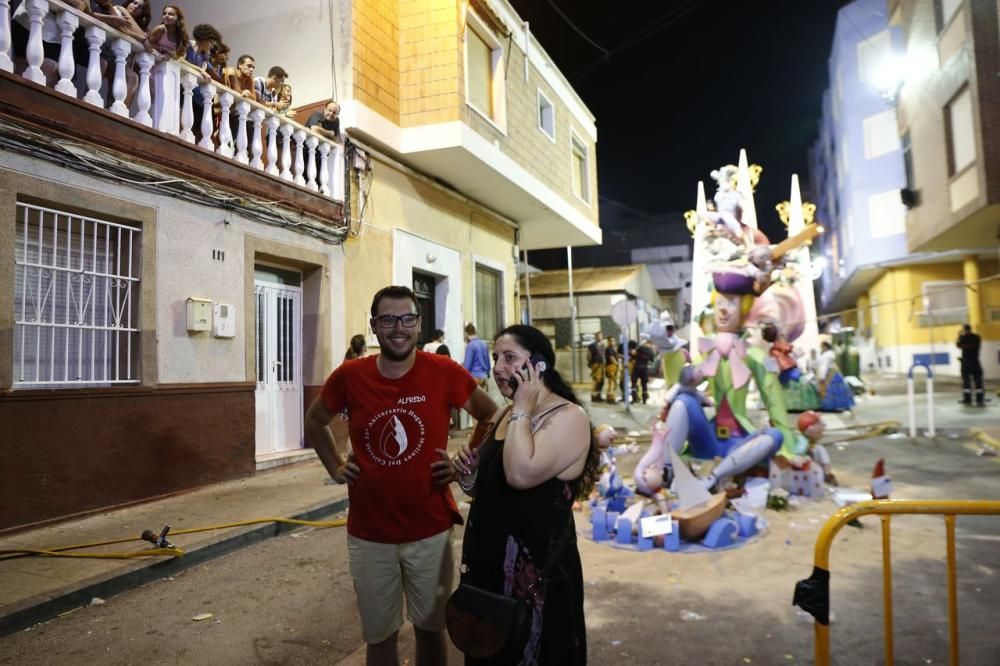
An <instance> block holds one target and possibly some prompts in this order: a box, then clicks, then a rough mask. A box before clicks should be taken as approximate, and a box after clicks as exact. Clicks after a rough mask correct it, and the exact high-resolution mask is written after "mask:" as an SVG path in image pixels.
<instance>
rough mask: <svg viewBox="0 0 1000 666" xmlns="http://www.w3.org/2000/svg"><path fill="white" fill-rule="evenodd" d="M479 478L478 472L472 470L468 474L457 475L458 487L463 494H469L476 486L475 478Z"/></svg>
mask: <svg viewBox="0 0 1000 666" xmlns="http://www.w3.org/2000/svg"><path fill="white" fill-rule="evenodd" d="M477 476H479V470H478V469H474V470H473V471H472V472H471V473H470V474H461V473H459V475H458V486H459V487H460V488H461V489H462V490H464V491H465V492H469V491H470V490H472V488H473V487H474V486H475V485H476V477H477Z"/></svg>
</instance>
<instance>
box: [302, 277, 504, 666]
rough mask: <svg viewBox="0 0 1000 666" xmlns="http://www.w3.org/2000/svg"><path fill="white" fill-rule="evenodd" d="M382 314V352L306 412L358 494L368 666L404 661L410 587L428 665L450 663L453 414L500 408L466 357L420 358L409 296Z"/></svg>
mask: <svg viewBox="0 0 1000 666" xmlns="http://www.w3.org/2000/svg"><path fill="white" fill-rule="evenodd" d="M371 314H372V319H371V322H370V323H371V327H372V330H373V331H375V335H376V336H377V337H378V342H379V353H378V355H375V356H366V357H363V358H359V359H356V360H352V361H346V362H345V363H344V364H342V365H341V366H340V367H338V368H337V369H336V370H334V371H333V373H332V374H331V375H330V377H329V378H327V380H326V383H325V384H324V385H323V390H322V391H321V392H320V395H319V396H318V397H317V398H316V400H315V401H313V403H312V405H310V407H309V411H308V412H307V413H306V423H305V431H306V438H307V440H308V441H309V443H310V444H312V446H313V448H315V449H316V453H317V455H318V456H319V459H320V460H321V461H322V462H323V465H324V466H325V467H326V469H327V470H328V471H329V472H330V476H331V477H333V479H334V481H336V482H337V483H346V484H348V486H349V488H348V496H349V498H350V510H349V511H348V515H347V546H348V554H349V559H350V570H351V577H352V578H353V579H354V589H355V593H356V594H357V598H358V610H359V612H360V615H361V628H362V634H363V635H364V638H365V642H366V643H367V644H368V649H367V663H368V664H397V663H399V661H398V654H397V649H396V639H397V635H398V632H399V628H400V627H401V626H402V623H403V616H402V599H403V592H404V590H405V593H406V606H407V617H408V618H409V620H410V621H411V622H412V623H413V627H414V634H415V635H416V647H417V659H416V661H417V663H425V664H445V663H446V661H447V652H446V646H445V638H444V605H445V602H446V601H447V599H448V595H449V594H450V592H451V588H452V578H453V575H454V564H453V563H452V560H451V554H452V543H451V526H452V525H454V524H460V523H461V520H462V519H461V515H460V514H459V512H458V507H457V506H456V504H455V499H454V497H452V494H451V489H450V488H449V484H450V483H451V481H452V480H453V478H454V466H453V464H452V461H451V459H450V457H449V456H448V452H447V446H448V426H449V424H450V418H451V409H452V408H457V407H461V408H463V409H465V410H466V411H468V412H469V414H471V415H472V417H473V418H475V419H477V420H479V419H488V418H490V417H491V416H492V415H493V414H494V412H496V409H497V407H496V405H495V404H494V402H493V400H491V399H490V397H489V396H488V395H487V394H486V392H485V391H483V389H481V388H479V387H478V386H477V384H476V380H475V379H473V378H472V376H471V375H470V374H469V373H468V372H467V371H466V370H465V369H464V368H463V367H462V366H460V365H459V364H457V363H456V362H455V361H453V360H451V359H450V358H448V357H447V356H441V355H438V354H428V353H425V352H422V351H417V349H416V345H417V335H418V333H419V331H420V327H419V324H420V315H419V314H418V310H417V301H416V297H415V296H414V294H413V292H412V291H411V290H410V289H409V288H407V287H397V286H392V287H385V288H384V289H381V290H380V291H379V292H378V293H376V294H375V298H374V299H373V300H372V307H371ZM345 409H346V410H347V412H348V423H349V427H350V436H351V447H352V449H353V451H352V452H351V454H350V455H349V456H348V457H347V460H344V459H343V458H341V456H340V454H339V453H338V452H337V447H336V442H335V441H334V438H333V434H332V433H331V431H330V428H329V424H330V422H331V421H332V420H333V418H334V417H335V416H336V415H338V414H340V413H341V412H343V411H344V410H345Z"/></svg>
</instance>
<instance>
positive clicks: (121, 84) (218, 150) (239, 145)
mask: <svg viewBox="0 0 1000 666" xmlns="http://www.w3.org/2000/svg"><path fill="white" fill-rule="evenodd" d="M24 5H25V9H26V11H27V15H28V17H29V20H30V27H29V28H28V32H29V36H28V43H27V48H26V52H25V53H24V54H20V53H18V54H13V53H12V52H11V45H12V33H11V10H10V0H0V70H5V71H7V72H12V73H16V74H19V75H20V76H22V77H23V78H25V79H27V80H29V81H32V82H34V83H37V84H39V85H42V86H46V85H47V83H46V75H45V73H44V72H43V70H42V65H43V62H44V58H45V54H44V51H43V23H44V22H45V20H46V18H50V19H54V21H55V25H56V26H57V27H58V31H59V39H60V43H59V60H58V77H59V79H58V81H57V82H56V83H55V84H54V85H53V86H52V88H53V89H54V90H56V91H57V92H59V93H61V94H63V95H67V96H69V97H73V98H76V99H82V100H83V101H84V102H86V103H89V104H92V105H94V106H97V107H100V108H102V109H107V110H108V111H110V112H111V113H114V114H117V115H119V116H121V117H123V118H130V119H131V120H134V121H135V122H137V123H140V124H142V125H145V126H146V127H150V128H153V129H155V130H157V131H159V132H163V133H164V134H169V135H172V136H175V137H179V138H180V139H182V140H183V141H186V142H187V143H190V144H195V143H196V135H195V127H196V125H195V123H198V124H197V128H198V129H199V132H198V134H199V135H200V140H197V145H198V146H199V147H200V148H203V149H205V150H207V151H211V152H214V153H215V154H217V155H219V156H221V157H223V158H226V159H230V160H233V161H234V162H237V163H239V164H243V165H246V166H247V167H249V168H251V169H256V170H258V171H262V172H264V173H266V174H269V175H271V176H276V177H278V178H281V179H283V180H286V181H289V182H292V183H294V184H296V185H299V186H301V187H304V188H308V189H309V190H312V191H314V192H317V193H319V194H322V195H323V196H325V197H328V198H330V199H332V200H334V201H337V202H343V201H344V159H343V145H342V144H340V143H337V142H334V141H330V140H328V139H325V138H324V137H321V136H317V135H316V134H314V133H313V132H311V131H310V130H309V129H307V128H306V127H305V126H303V125H301V124H299V123H297V122H295V121H294V120H290V119H288V118H286V117H284V116H281V115H278V114H276V113H275V112H274V111H272V110H271V109H269V108H267V107H265V106H263V105H261V104H258V103H257V102H256V101H254V100H248V99H244V98H243V97H242V96H241V95H240V94H239V93H238V92H236V91H235V90H232V89H231V88H228V87H226V86H224V85H221V84H219V83H216V82H214V81H207V82H206V79H207V76H206V75H205V73H204V72H203V71H202V70H200V69H198V68H197V67H194V66H192V65H191V64H189V63H187V62H185V61H180V60H174V59H170V60H161V61H159V62H157V56H156V55H155V54H153V53H152V52H150V51H147V50H146V49H145V47H144V46H143V44H141V43H140V42H138V41H136V40H134V39H132V38H131V37H128V36H127V35H124V34H122V33H121V32H119V31H117V30H115V29H114V28H112V27H110V26H108V25H106V24H104V23H102V22H100V21H99V20H97V19H95V18H93V17H91V16H88V15H86V14H84V13H82V12H78V11H76V10H75V9H73V8H71V7H67V6H66V5H64V4H62V3H61V2H58V0H24ZM78 29H80V30H83V31H84V33H83V34H84V36H85V37H86V41H87V45H88V49H89V58H88V61H87V63H86V70H85V71H81V70H78V65H79V66H80V67H81V69H82V67H83V66H84V64H83V63H77V62H76V61H75V58H74V54H73V48H72V44H73V35H74V33H75V32H76V31H77V30H78ZM105 45H107V49H108V51H109V55H110V56H112V57H113V59H114V60H113V62H108V66H107V67H106V68H102V63H101V58H102V49H103V48H104V47H105ZM15 55H16V56H18V57H21V58H23V59H24V60H26V61H27V65H26V66H25V67H23V68H19V69H21V71H18V72H15V61H14V57H15ZM107 55H108V54H105V57H107ZM130 57H131V58H132V61H133V62H134V64H135V68H136V69H137V70H138V81H137V83H136V90H135V94H134V100H133V102H132V105H131V108H129V107H128V106H126V103H125V101H126V98H127V96H128V85H127V82H126V74H125V72H126V68H128V67H131V64H130V63H129V62H128V60H129V58H130ZM108 60H110V58H108ZM102 69H104V70H105V71H104V72H103V73H102ZM195 95H198V96H199V99H200V101H201V102H202V105H201V117H200V118H195V104H194V96H195ZM216 96H218V101H219V108H220V118H219V130H218V134H217V136H216V135H214V131H215V123H214V119H213V101H214V100H215V98H216ZM233 115H235V118H236V121H235V131H236V134H235V136H233V124H231V117H232V116H233ZM265 133H266V139H265ZM279 135H281V139H280V140H279V138H278V136H279Z"/></svg>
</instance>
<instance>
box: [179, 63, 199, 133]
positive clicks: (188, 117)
mask: <svg viewBox="0 0 1000 666" xmlns="http://www.w3.org/2000/svg"><path fill="white" fill-rule="evenodd" d="M197 83H198V78H197V77H196V76H195V75H194V74H192V73H191V72H184V73H182V74H181V89H182V90H183V92H182V93H181V95H182V96H183V97H184V101H183V102H182V103H181V138H182V139H184V140H185V141H187V142H188V143H194V132H193V131H191V128H193V127H194V108H193V102H192V101H191V99H192V95H193V94H194V87H195V85H196V84H197Z"/></svg>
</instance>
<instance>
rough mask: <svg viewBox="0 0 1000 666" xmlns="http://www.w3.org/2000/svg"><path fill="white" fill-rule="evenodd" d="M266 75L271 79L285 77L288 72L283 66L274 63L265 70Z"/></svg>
mask: <svg viewBox="0 0 1000 666" xmlns="http://www.w3.org/2000/svg"><path fill="white" fill-rule="evenodd" d="M267 76H268V77H269V78H272V79H287V78H288V72H286V71H285V68H284V67H279V66H278V65H275V66H274V67H272V68H271V69H269V70H267Z"/></svg>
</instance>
